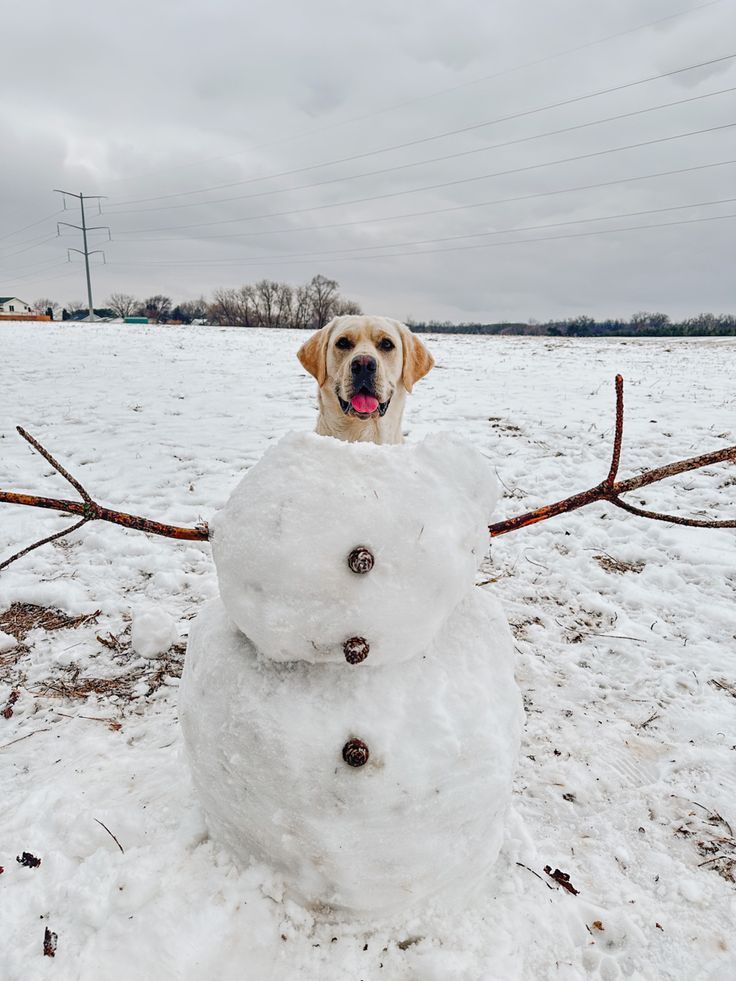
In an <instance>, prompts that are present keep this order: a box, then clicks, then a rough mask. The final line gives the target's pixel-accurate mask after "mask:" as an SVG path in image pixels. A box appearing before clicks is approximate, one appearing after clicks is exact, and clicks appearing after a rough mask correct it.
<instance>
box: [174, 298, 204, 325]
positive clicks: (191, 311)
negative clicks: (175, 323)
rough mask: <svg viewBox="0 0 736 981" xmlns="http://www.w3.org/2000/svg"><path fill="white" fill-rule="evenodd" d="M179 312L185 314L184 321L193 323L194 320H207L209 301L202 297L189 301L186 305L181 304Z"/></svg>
mask: <svg viewBox="0 0 736 981" xmlns="http://www.w3.org/2000/svg"><path fill="white" fill-rule="evenodd" d="M177 309H178V310H180V311H181V313H183V314H184V319H185V320H188V321H189V323H191V322H192V321H193V320H206V319H207V310H208V303H207V300H206V299H205V298H204V297H203V296H200V297H199V298H198V299H196V300H187V301H186V302H185V303H180V304H179V306H178V308H177Z"/></svg>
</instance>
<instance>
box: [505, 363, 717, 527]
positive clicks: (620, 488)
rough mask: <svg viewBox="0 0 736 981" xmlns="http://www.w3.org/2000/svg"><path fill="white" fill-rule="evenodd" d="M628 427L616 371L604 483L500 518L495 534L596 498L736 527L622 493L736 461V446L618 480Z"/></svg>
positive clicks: (679, 521)
mask: <svg viewBox="0 0 736 981" xmlns="http://www.w3.org/2000/svg"><path fill="white" fill-rule="evenodd" d="M623 428H624V380H623V378H622V377H621V375H616V428H615V433H614V440H613V456H612V459H611V468H610V470H609V471H608V476H607V477H606V479H605V480H603V481H601V483H600V484H596V485H595V487H591V488H590V489H589V490H586V491H582V492H581V493H580V494H573V495H572V497H566V498H564V499H563V500H562V501H557V502H556V503H554V504H544V505H543V506H542V507H540V508H536V509H535V510H534V511H527V512H526V513H525V514H519V515H517V516H516V517H514V518H507V519H506V520H504V521H496V522H495V523H494V524H492V525H489V526H488V531H489V533H490V535H491V538H496V537H498V536H499V535H507V534H508V533H509V532H511V531H517V530H518V529H519V528H526V527H528V526H529V525H534V524H537V523H538V522H540V521H546V520H547V519H548V518H554V517H555V515H558V514H567V513H568V512H569V511H575V510H577V509H578V508H582V507H585V506H586V505H587V504H593V503H594V502H595V501H608V502H609V503H610V504H613V505H615V506H616V507H618V508H621V509H622V510H623V511H629V512H630V513H631V514H637V515H639V516H640V517H643V518H652V519H654V520H655V521H669V522H671V523H672V524H676V525H688V526H690V527H693V528H736V520H726V521H712V520H710V519H705V518H682V517H680V516H679V515H668V514H661V513H660V512H659V511H645V510H642V509H641V508H636V507H634V505H633V504H628V503H627V502H626V501H622V500H621V494H625V493H626V492H627V491H632V490H638V489H639V488H640V487H648V486H649V484H655V483H657V482H658V481H660V480H664V479H665V478H667V477H675V476H677V474H679V473H686V472H687V471H689V470H700V469H701V468H702V467H707V466H709V465H710V464H713V463H725V462H732V463H733V462H736V446H727V447H725V449H722V450H713V451H712V452H711V453H703V454H702V455H701V456H693V457H690V459H688V460H678V461H676V462H675V463H668V464H666V465H665V466H663V467H657V468H656V469H654V470H645V471H644V473H641V474H639V475H638V476H636V477H629V478H628V480H619V481H617V480H616V474H617V473H618V467H619V462H620V459H621V444H622V440H623Z"/></svg>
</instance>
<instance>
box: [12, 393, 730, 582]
mask: <svg viewBox="0 0 736 981" xmlns="http://www.w3.org/2000/svg"><path fill="white" fill-rule="evenodd" d="M623 391H624V380H623V378H622V377H621V375H616V424H615V429H614V438H613V451H612V456H611V466H610V469H609V471H608V475H607V476H606V478H605V479H604V480H603V481H601V483H600V484H596V485H595V487H591V488H590V489H589V490H586V491H582V492H581V493H579V494H573V495H572V496H571V497H566V498H564V499H563V500H561V501H556V502H555V503H554V504H545V505H543V506H542V507H539V508H536V509H535V510H534V511H527V512H526V513H525V514H519V515H516V517H513V518H506V519H505V520H504V521H497V522H495V523H494V524H492V525H489V526H488V531H489V533H490V535H491V538H496V537H498V536H499V535H506V534H508V533H509V532H512V531H517V530H518V529H519V528H526V527H528V526H529V525H533V524H537V523H538V522H540V521H546V520H547V519H548V518H553V517H555V515H558V514H567V513H568V512H569V511H575V510H577V509H578V508H582V507H585V506H586V505H588V504H592V503H594V502H595V501H608V503H610V504H612V505H614V507H617V508H620V509H621V510H623V511H628V512H629V513H630V514H636V515H639V516H640V517H643V518H651V519H653V520H655V521H669V522H671V523H672V524H677V525H688V526H690V527H694V528H736V519H728V520H725V521H715V520H710V519H705V518H683V517H680V516H679V515H669V514H661V513H660V512H658V511H648V510H644V509H643V508H638V507H635V506H634V505H633V504H629V503H628V502H627V501H624V500H622V499H621V495H622V494H625V493H627V492H628V491H632V490H638V489H639V488H641V487H647V486H649V485H650V484H654V483H657V482H658V481H660V480H664V479H666V478H667V477H674V476H677V474H680V473H686V472H688V471H691V470H700V469H701V468H702V467H707V466H709V465H711V464H715V463H724V462H732V463H733V462H736V446H727V447H725V448H724V449H721V450H713V451H712V452H710V453H703V454H702V455H701V456H694V457H690V459H688V460H677V461H675V462H674V463H668V464H666V465H665V466H662V467H656V468H655V469H653V470H646V471H645V472H644V473H641V474H638V475H637V476H636V477H629V478H628V479H627V480H616V476H617V474H618V468H619V464H620V461H621V446H622V442H623V428H624V396H623ZM18 432H19V433H20V435H21V436H22V437H23V439H25V440H27V442H28V443H30V444H31V446H32V447H33V448H34V449H35V450H37V452H38V453H40V454H41V456H43V457H44V459H45V460H47V461H48V462H49V463H50V464H51V465H52V467H53V468H54V469H55V470H56V471H57V472H58V473H60V474H61V476H62V477H64V479H65V480H67V481H68V482H69V483H70V484H71V485H72V486H73V487H74V488H75V489H76V490H77V491H78V492H79V494H80V496H81V497H82V500H81V501H69V500H62V499H60V498H53V497H39V496H37V495H35V494H21V493H17V492H16V491H2V490H0V504H2V503H4V504H19V505H25V506H27V507H37V508H49V509H51V510H54V511H61V512H64V513H66V514H76V515H79V517H80V518H81V520H80V521H78V522H77V523H76V524H74V525H72V526H71V527H70V528H66V529H64V530H62V531H59V532H57V533H56V534H54V535H49V536H48V537H47V538H44V539H42V540H41V541H38V542H35V543H34V544H33V545H29V546H28V547H27V548H24V549H22V550H21V551H20V552H16V553H15V555H12V556H10V558H8V559H6V560H5V561H4V562H2V563H0V570H1V569H4V568H6V567H7V566H8V565H10V564H11V562H15V561H16V560H17V559H19V558H21V557H22V556H23V555H27V554H28V553H29V552H31V551H33V550H34V549H36V548H40V547H41V545H45V544H46V543H47V542H52V541H55V540H56V539H59V538H63V537H64V536H65V535H69V534H71V533H72V532H74V531H76V530H77V529H78V528H81V527H82V525H83V524H86V523H87V522H88V521H108V522H110V523H111V524H116V525H122V526H123V527H124V528H131V529H133V530H136V531H144V532H146V533H147V534H149V535H161V536H163V537H164V538H175V539H178V540H179V541H191V542H205V541H208V539H209V529H208V526H207V524H206V522H202V523H201V524H199V525H197V526H196V527H195V528H187V527H182V526H179V525H168V524H164V523H162V522H160V521H154V520H152V519H151V518H144V517H143V516H141V515H137V514H127V513H126V512H124V511H115V510H113V509H111V508H106V507H103V506H102V505H101V504H98V503H97V502H96V501H95V500H93V499H92V497H91V496H90V494H89V493H88V492H87V490H86V489H85V488H84V487H83V486H82V484H81V483H80V482H79V481H78V480H77V479H76V478H75V477H73V476H72V475H71V474H70V473H69V472H68V471H67V470H66V469H65V468H64V467H63V466H62V465H61V464H60V463H59V461H58V460H56V459H55V458H54V457H53V456H52V455H51V453H49V451H48V450H47V449H46V448H45V447H44V446H42V445H41V444H40V443H39V442H38V440H37V439H35V438H34V437H33V436H31V435H30V433H27V432H26V431H25V430H24V429H22V428H21V427H20V426H18Z"/></svg>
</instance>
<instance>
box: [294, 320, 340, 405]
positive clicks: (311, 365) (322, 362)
mask: <svg viewBox="0 0 736 981" xmlns="http://www.w3.org/2000/svg"><path fill="white" fill-rule="evenodd" d="M331 327H332V321H330V323H329V324H325V326H324V327H323V328H322V329H321V330H318V331H317V333H316V334H312V336H311V337H310V338H309V340H308V341H305V342H304V343H303V344H302V346H301V347H300V348H299V350H298V351H297V352H296V356H297V357H298V358H299V360H300V361H301V363H302V365H303V367H305V368H306V369H307V371H308V372H309V374H310V375H314V377H315V378H316V379H317V384H318V385H319V387H320V388H322V386H323V385H324V383H325V381H326V379H327V343H328V341H329V339H330V330H331Z"/></svg>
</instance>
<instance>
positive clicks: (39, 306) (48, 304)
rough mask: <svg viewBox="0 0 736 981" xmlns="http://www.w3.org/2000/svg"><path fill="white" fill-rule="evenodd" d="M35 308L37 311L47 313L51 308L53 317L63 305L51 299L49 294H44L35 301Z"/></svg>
mask: <svg viewBox="0 0 736 981" xmlns="http://www.w3.org/2000/svg"><path fill="white" fill-rule="evenodd" d="M33 309H34V310H35V312H36V313H46V311H47V310H50V311H51V316H52V317H53V316H54V314H55V313H57V312H58V311H59V310H61V307H60V305H59V304H58V303H57V302H56V300H50V299H49V298H48V297H47V296H42V297H39V299H38V300H34V301H33Z"/></svg>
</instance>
